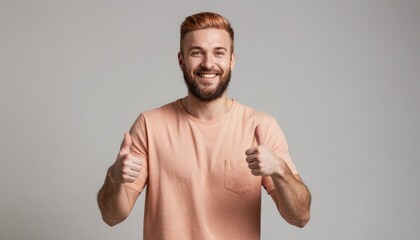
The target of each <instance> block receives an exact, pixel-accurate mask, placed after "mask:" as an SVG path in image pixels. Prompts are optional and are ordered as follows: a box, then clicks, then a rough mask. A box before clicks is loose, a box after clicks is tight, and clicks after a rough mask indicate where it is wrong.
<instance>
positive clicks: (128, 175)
mask: <svg viewBox="0 0 420 240" xmlns="http://www.w3.org/2000/svg"><path fill="white" fill-rule="evenodd" d="M132 143H133V140H132V139H131V135H130V134H129V133H125V135H124V140H123V142H122V143H121V147H120V152H119V153H118V156H117V160H115V163H114V164H113V165H112V166H111V167H110V168H109V170H108V176H109V178H110V180H111V182H113V183H120V184H121V183H126V182H129V183H131V182H134V181H135V180H136V179H137V177H138V176H139V175H140V171H141V169H142V165H143V164H142V160H141V159H140V158H139V157H138V156H135V155H133V154H130V147H131V145H132Z"/></svg>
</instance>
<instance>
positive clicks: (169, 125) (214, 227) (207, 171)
mask: <svg viewBox="0 0 420 240" xmlns="http://www.w3.org/2000/svg"><path fill="white" fill-rule="evenodd" d="M258 124H259V125H261V127H262V133H263V137H264V142H265V143H266V144H268V145H269V146H271V147H272V149H273V150H274V151H275V152H276V153H277V154H278V155H281V156H283V159H284V160H285V161H286V162H287V164H288V166H289V167H290V169H291V170H292V172H293V173H295V174H297V170H296V168H295V165H294V164H293V162H292V160H291V159H290V156H289V153H288V146H287V142H286V139H285V138H284V135H283V133H282V131H281V129H280V128H279V126H278V124H277V122H276V120H275V119H274V118H273V117H271V116H270V115H268V114H265V113H261V112H257V111H255V110H253V109H251V108H249V107H246V106H244V105H242V104H240V103H238V102H236V101H234V102H233V105H232V107H231V108H230V110H229V111H228V112H227V113H226V114H225V116H224V117H223V118H221V119H218V120H216V121H203V120H200V119H197V118H194V117H193V116H191V115H189V114H188V113H187V112H186V111H185V110H184V108H183V107H182V105H181V103H180V100H177V101H175V102H172V103H169V104H167V105H165V106H162V107H160V108H157V109H153V110H150V111H147V112H144V113H142V114H141V115H140V116H139V117H138V118H137V120H136V121H135V122H134V124H133V126H132V128H131V131H130V133H131V135H132V138H133V146H132V148H131V151H133V152H134V153H137V154H139V155H140V156H142V157H143V158H144V159H145V160H146V162H147V166H145V168H144V170H143V171H142V174H141V176H140V177H139V178H138V179H137V180H136V181H135V182H134V183H131V184H126V187H129V188H132V189H134V190H136V191H139V192H141V191H142V190H143V188H144V187H145V186H147V188H146V202H145V212H144V239H145V240H159V239H171V240H172V239H217V240H220V239H241V240H247V239H260V215H261V214H260V212H261V186H264V187H265V189H266V191H267V192H268V193H270V192H271V191H273V190H274V184H273V182H272V179H271V177H264V178H262V177H257V176H254V175H252V174H251V170H250V169H249V168H248V165H247V162H246V161H245V159H246V155H245V151H246V150H247V149H249V148H251V147H254V146H256V144H257V143H256V140H255V137H254V130H255V127H256V126H257V125H258Z"/></svg>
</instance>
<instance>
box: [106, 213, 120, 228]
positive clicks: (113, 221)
mask: <svg viewBox="0 0 420 240" xmlns="http://www.w3.org/2000/svg"><path fill="white" fill-rule="evenodd" d="M125 219H126V217H121V218H119V219H113V218H110V217H107V216H105V215H102V220H103V221H104V222H105V223H106V224H107V225H108V226H110V227H113V226H115V225H118V224H119V223H121V222H123V221H124V220H125Z"/></svg>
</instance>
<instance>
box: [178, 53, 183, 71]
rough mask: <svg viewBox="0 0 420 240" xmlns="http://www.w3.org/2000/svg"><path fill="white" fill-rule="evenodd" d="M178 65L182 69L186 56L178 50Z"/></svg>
mask: <svg viewBox="0 0 420 240" xmlns="http://www.w3.org/2000/svg"><path fill="white" fill-rule="evenodd" d="M178 65H179V67H180V68H181V70H182V69H183V68H184V58H183V56H182V53H181V52H178Z"/></svg>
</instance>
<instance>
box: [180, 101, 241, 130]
mask: <svg viewBox="0 0 420 240" xmlns="http://www.w3.org/2000/svg"><path fill="white" fill-rule="evenodd" d="M181 100H182V98H180V99H178V100H177V101H176V103H177V105H178V107H179V108H180V110H181V112H182V113H183V114H184V115H185V116H186V117H187V118H188V119H190V120H193V121H194V122H200V123H205V124H212V123H219V122H222V121H224V120H226V119H227V118H228V117H229V116H230V115H231V114H232V112H233V111H235V108H236V105H237V102H236V101H235V99H230V100H232V105H231V106H230V108H229V109H228V111H227V112H226V113H225V114H224V115H223V116H221V117H220V118H217V119H214V120H204V119H199V118H197V117H194V116H193V115H191V114H190V113H189V112H188V111H187V109H185V107H184V105H182V102H181Z"/></svg>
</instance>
